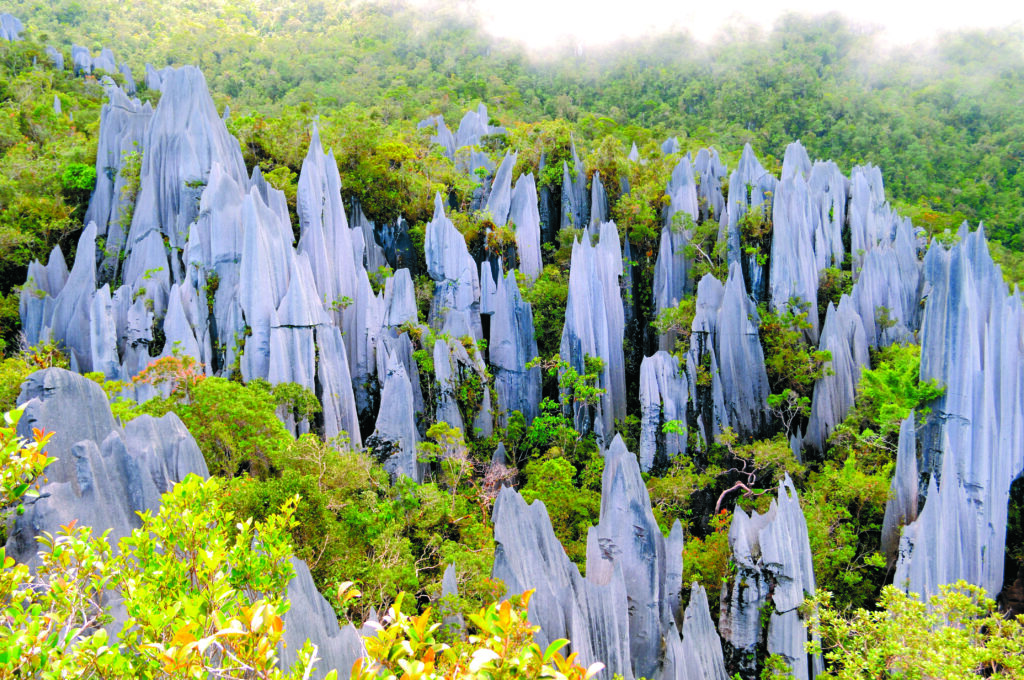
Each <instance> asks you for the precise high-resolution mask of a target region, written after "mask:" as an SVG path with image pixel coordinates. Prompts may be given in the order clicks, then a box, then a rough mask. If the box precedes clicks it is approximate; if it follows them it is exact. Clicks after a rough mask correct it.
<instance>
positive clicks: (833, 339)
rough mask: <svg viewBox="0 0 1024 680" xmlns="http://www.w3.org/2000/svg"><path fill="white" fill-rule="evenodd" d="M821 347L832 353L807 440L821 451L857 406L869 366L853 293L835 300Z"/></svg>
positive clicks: (813, 404) (816, 392) (813, 403)
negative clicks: (851, 410) (862, 374)
mask: <svg viewBox="0 0 1024 680" xmlns="http://www.w3.org/2000/svg"><path fill="white" fill-rule="evenodd" d="M818 349H819V350H821V351H825V352H829V353H830V354H831V355H832V359H831V360H830V361H828V362H826V369H827V370H826V371H825V373H824V374H823V375H822V376H821V377H820V378H818V380H817V382H815V383H814V394H813V397H812V399H811V413H810V417H809V419H808V423H807V432H806V434H805V435H804V440H803V443H804V445H805V446H807V447H808V448H810V449H812V450H813V451H815V452H817V453H819V454H821V453H823V452H824V451H825V442H826V441H827V440H828V438H829V435H831V434H832V432H833V431H834V430H835V427H836V425H838V424H839V423H841V422H842V421H843V419H844V418H846V414H847V413H849V411H850V409H851V408H852V407H853V402H854V399H855V398H856V396H857V385H858V384H859V383H860V372H861V369H863V368H865V367H866V366H867V365H868V359H869V356H868V340H867V335H866V334H865V332H864V323H863V322H862V321H861V318H860V314H858V313H857V310H856V308H855V307H854V304H853V300H852V299H851V298H850V296H849V295H844V296H843V297H841V298H840V299H839V306H838V307H835V306H833V305H832V303H829V305H828V311H827V312H825V323H824V324H823V325H822V331H821V340H820V342H819V344H818Z"/></svg>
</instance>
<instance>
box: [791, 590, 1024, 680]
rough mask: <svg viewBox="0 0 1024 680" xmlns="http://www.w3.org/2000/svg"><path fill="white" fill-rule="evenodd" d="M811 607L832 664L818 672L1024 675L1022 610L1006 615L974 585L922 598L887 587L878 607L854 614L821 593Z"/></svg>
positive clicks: (848, 678)
mask: <svg viewBox="0 0 1024 680" xmlns="http://www.w3.org/2000/svg"><path fill="white" fill-rule="evenodd" d="M809 609H810V616H811V618H810V628H811V630H812V632H814V633H817V634H818V635H820V636H821V645H820V647H821V649H822V651H823V652H824V657H825V660H826V661H827V663H828V664H829V668H828V672H827V673H826V674H825V675H824V676H819V677H823V678H829V679H834V680H861V679H862V678H863V679H864V680H867V679H868V678H872V679H874V678H882V677H899V678H906V679H907V680H926V679H928V678H965V679H966V678H975V677H988V678H1001V679H1005V680H1011V679H1019V678H1022V677H1024V654H1022V653H1021V650H1022V649H1024V616H1017V617H1014V618H1009V617H1004V616H1003V615H1002V614H1001V613H1000V612H999V610H998V609H997V607H996V603H995V602H994V601H992V600H991V599H989V598H988V597H987V596H986V594H985V591H984V589H983V588H980V587H979V586H975V585H970V584H968V583H965V582H963V581H959V582H957V583H956V584H953V585H944V586H942V587H941V588H940V594H938V595H935V596H933V597H931V598H929V599H928V601H927V602H922V601H921V599H920V598H919V597H918V596H917V595H915V594H907V593H904V592H902V591H901V590H900V589H899V588H897V587H895V586H886V587H885V589H884V590H883V591H882V595H881V598H880V599H879V601H878V607H877V609H874V610H868V609H864V608H858V609H857V610H856V611H853V612H852V613H845V612H844V610H843V609H842V607H835V606H833V604H832V599H831V597H830V596H829V594H828V593H827V592H822V593H819V595H818V596H817V597H816V598H814V600H813V601H812V602H811V606H810V608H809Z"/></svg>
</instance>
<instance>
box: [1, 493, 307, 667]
mask: <svg viewBox="0 0 1024 680" xmlns="http://www.w3.org/2000/svg"><path fill="white" fill-rule="evenodd" d="M220 494H221V488H220V483H219V482H218V481H217V480H216V479H211V480H209V481H202V480H201V479H199V478H198V477H196V476H194V475H192V476H189V477H188V478H186V479H185V480H184V481H182V482H181V483H180V484H178V485H176V486H175V488H174V489H173V490H172V491H170V492H169V493H167V494H165V495H164V497H163V499H162V505H161V508H160V512H159V514H157V515H153V514H151V513H149V512H145V513H142V515H141V518H142V527H141V528H139V529H136V530H135V531H133V532H132V534H131V536H129V537H126V538H124V539H122V540H121V541H120V544H119V546H118V550H117V551H116V552H115V551H114V550H113V549H112V547H111V546H110V544H109V543H108V542H107V540H106V539H105V537H96V536H93V534H92V530H91V529H87V528H76V527H74V526H73V524H72V525H71V526H66V527H63V528H62V530H61V532H60V533H59V534H58V535H57V536H51V535H49V534H44V535H43V536H42V537H40V544H41V547H42V551H41V553H40V555H41V558H42V564H41V565H40V566H39V568H38V569H37V570H36V571H35V572H34V573H32V572H30V571H29V569H28V568H27V567H26V566H24V565H18V564H15V563H14V560H13V559H11V558H10V557H4V558H3V571H2V573H0V599H2V600H3V601H4V602H5V603H7V608H6V609H5V616H4V618H3V619H2V621H0V650H2V651H0V674H2V675H4V676H5V677H51V676H52V677H64V676H68V677H91V676H93V675H95V676H102V677H106V678H137V677H157V676H163V675H166V676H169V677H205V676H207V675H216V676H218V677H229V678H243V677H263V678H284V677H290V678H301V677H303V676H304V674H306V673H307V667H308V666H309V665H310V664H311V663H312V658H311V657H312V647H311V646H310V645H308V644H307V646H306V648H305V649H304V651H303V652H302V653H300V661H299V663H297V664H296V667H295V668H294V669H292V672H291V673H284V672H282V671H280V670H278V669H277V668H276V667H275V666H276V663H277V646H278V644H279V642H280V640H281V636H282V632H283V622H282V619H281V615H282V614H283V613H284V612H285V611H287V609H288V601H287V599H286V598H285V592H286V589H287V583H288V580H289V579H290V578H291V576H292V573H293V572H292V567H291V564H290V563H289V555H290V552H291V551H290V547H289V545H288V541H287V533H286V530H287V528H288V527H289V526H292V525H293V524H294V519H293V518H292V513H293V511H294V504H295V499H294V498H292V499H290V501H289V502H288V503H286V504H285V505H284V506H283V507H282V508H280V513H279V514H275V515H273V516H272V517H270V518H269V519H268V520H267V521H265V522H255V523H254V522H253V521H252V520H244V521H239V522H235V521H234V517H233V516H232V515H231V513H229V512H226V511H225V510H224V509H223V507H222V505H221V502H220ZM110 591H112V593H111V592H110ZM109 594H113V595H115V596H119V598H121V600H122V603H123V606H124V615H125V616H126V617H127V618H126V620H125V622H124V627H123V630H130V631H132V634H131V635H126V636H122V637H121V639H120V641H119V642H118V643H117V644H111V642H112V640H111V639H110V638H109V636H108V633H107V631H106V629H105V628H103V625H104V624H107V623H109V622H111V621H112V616H111V609H110V608H109V607H110V604H109V603H110V601H111V598H110V597H109Z"/></svg>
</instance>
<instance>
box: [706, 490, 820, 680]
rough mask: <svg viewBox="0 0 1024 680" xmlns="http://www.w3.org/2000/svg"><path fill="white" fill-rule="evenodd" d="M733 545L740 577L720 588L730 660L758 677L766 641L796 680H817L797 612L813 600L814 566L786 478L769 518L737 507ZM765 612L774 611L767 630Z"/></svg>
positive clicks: (804, 527)
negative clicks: (760, 647)
mask: <svg viewBox="0 0 1024 680" xmlns="http://www.w3.org/2000/svg"><path fill="white" fill-rule="evenodd" d="M729 545H730V547H731V548H732V554H733V561H734V562H735V563H736V573H735V575H734V576H733V577H732V579H731V580H730V582H729V583H728V584H723V586H722V612H721V618H720V619H719V623H718V627H719V632H720V633H721V635H722V639H723V640H724V641H725V642H726V645H725V647H726V653H727V656H730V657H731V658H732V660H733V662H734V663H735V665H736V666H737V667H738V668H739V669H740V671H741V675H743V677H752V676H756V672H757V661H756V649H757V647H758V645H759V644H761V643H762V642H764V641H765V640H767V648H768V653H769V654H779V655H781V656H782V657H783V658H784V659H785V661H786V662H787V663H788V665H789V666H790V668H791V669H792V672H793V677H794V678H798V679H801V680H807V679H809V678H814V677H815V676H816V675H818V674H819V673H821V672H822V670H823V666H822V663H821V658H820V657H818V656H812V657H809V656H808V654H807V651H806V648H805V645H806V643H807V630H806V626H805V625H804V621H803V616H802V615H801V614H800V612H799V611H798V607H799V606H800V605H801V604H803V601H804V599H805V598H806V597H807V596H810V595H814V591H815V583H814V565H813V563H812V561H811V546H810V542H809V540H808V538H807V522H806V520H805V519H804V514H803V511H802V510H801V509H800V500H799V499H798V498H797V494H796V489H795V488H794V487H793V482H792V480H790V479H789V476H788V475H787V476H786V479H785V480H784V481H782V482H780V483H779V490H778V496H777V498H776V500H774V501H772V504H771V507H770V508H769V509H768V512H766V513H765V514H763V515H761V514H759V513H757V512H756V511H755V512H754V513H753V514H752V515H747V513H746V512H744V511H743V508H740V507H738V506H737V508H736V512H735V514H734V515H733V520H732V526H731V527H730V528H729ZM765 608H770V609H769V611H770V616H769V618H768V621H767V629H765V626H764V617H763V613H762V612H763V610H764V609H765Z"/></svg>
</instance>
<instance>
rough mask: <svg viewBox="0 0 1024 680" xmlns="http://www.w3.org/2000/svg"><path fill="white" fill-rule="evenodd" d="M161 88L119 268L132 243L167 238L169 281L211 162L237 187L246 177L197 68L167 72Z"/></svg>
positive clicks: (232, 140) (177, 266)
mask: <svg viewBox="0 0 1024 680" xmlns="http://www.w3.org/2000/svg"><path fill="white" fill-rule="evenodd" d="M162 89H163V94H162V96H161V97H160V103H159V104H158V105H157V107H156V111H154V113H153V117H152V118H151V119H150V122H149V126H148V127H147V129H146V135H145V140H144V141H143V144H142V146H143V148H144V149H145V153H144V155H143V157H142V172H141V176H140V181H139V193H138V197H137V199H136V203H135V211H134V213H133V217H132V224H131V229H130V230H129V232H128V256H127V260H126V262H125V269H126V270H127V269H129V268H130V267H131V264H132V260H133V259H134V258H135V257H136V255H135V252H134V251H135V248H136V247H137V246H138V244H140V243H142V242H143V240H144V239H145V238H146V237H147V236H149V234H150V233H151V232H156V233H158V234H160V235H161V236H163V237H166V238H167V240H168V244H169V246H170V249H171V255H170V257H169V258H167V259H169V264H170V272H171V274H172V276H173V279H174V281H180V280H181V278H182V271H181V262H180V260H179V257H180V253H181V250H182V249H183V248H184V247H185V243H186V241H187V239H188V229H189V225H190V224H191V223H192V222H193V221H194V220H195V219H196V217H197V215H198V212H199V199H200V197H201V195H202V193H203V188H204V187H205V185H206V182H207V180H208V178H209V174H210V169H211V167H212V166H213V163H214V162H217V163H220V165H221V166H222V168H223V170H224V172H226V173H228V174H229V175H231V176H232V177H233V178H234V179H235V181H236V182H237V183H238V184H239V185H243V186H244V185H245V184H246V183H247V180H248V176H247V174H246V170H245V163H244V162H243V161H242V152H241V149H240V147H239V145H238V140H236V139H235V138H234V137H232V136H231V135H230V134H228V131H227V128H226V127H225V126H224V121H223V120H221V118H220V116H218V115H217V111H216V109H215V108H214V106H213V100H212V99H210V95H209V92H208V91H207V89H206V80H205V79H204V78H203V74H202V73H201V72H200V71H199V69H197V68H195V67H191V66H185V67H182V68H180V69H175V70H172V71H169V72H167V73H166V74H165V77H164V79H163V83H162ZM286 214H287V213H286ZM125 278H126V280H128V277H127V276H126V277H125Z"/></svg>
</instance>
